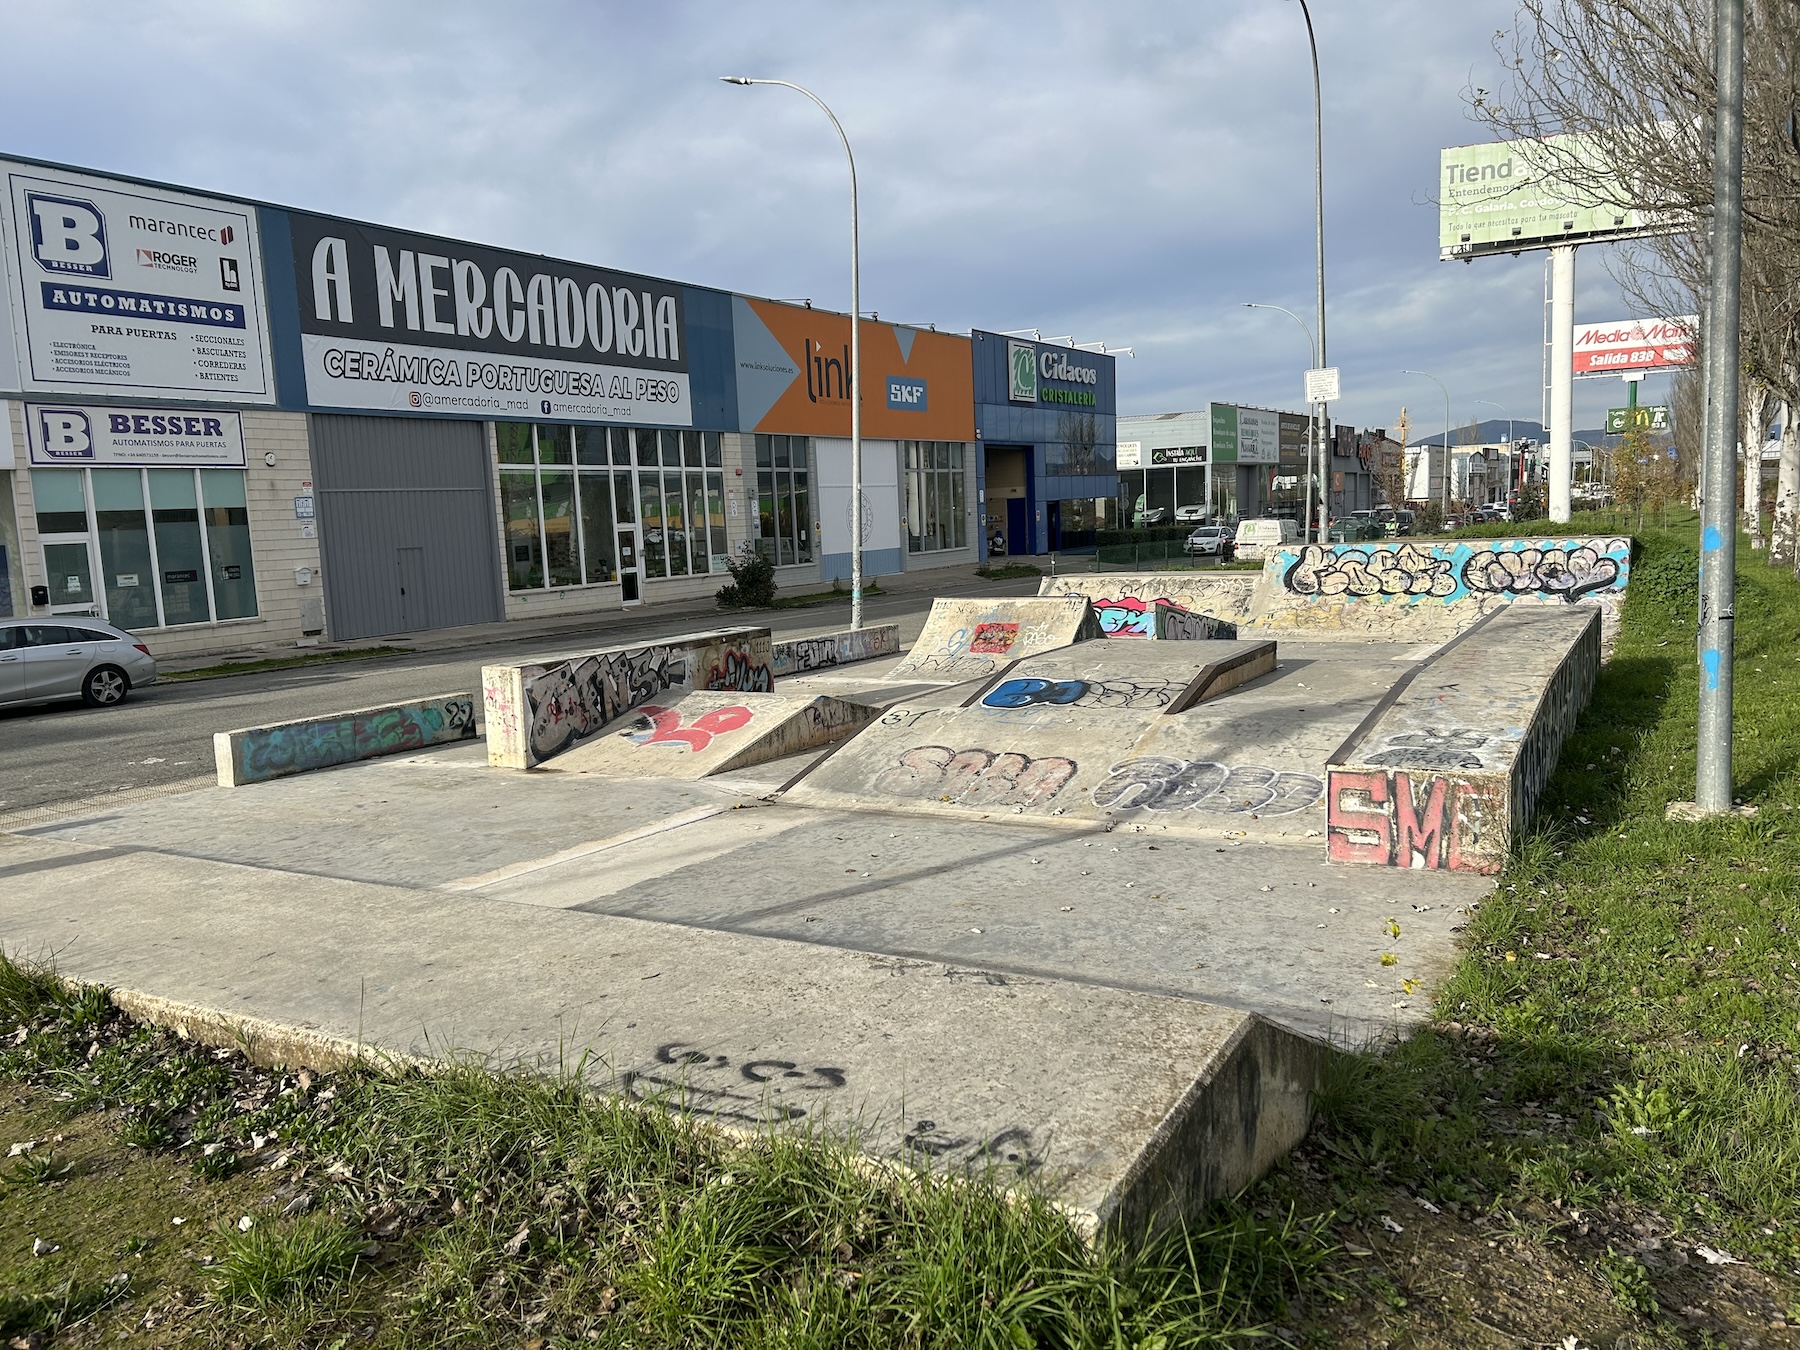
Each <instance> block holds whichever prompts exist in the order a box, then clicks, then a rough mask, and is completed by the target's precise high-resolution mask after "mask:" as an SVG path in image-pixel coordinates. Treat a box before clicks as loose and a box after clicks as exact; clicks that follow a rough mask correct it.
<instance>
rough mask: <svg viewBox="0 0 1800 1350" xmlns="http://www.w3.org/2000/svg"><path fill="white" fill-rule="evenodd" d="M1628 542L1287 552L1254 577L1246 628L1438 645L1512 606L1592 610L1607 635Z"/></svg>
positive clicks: (1434, 544) (1479, 542) (1466, 543)
mask: <svg viewBox="0 0 1800 1350" xmlns="http://www.w3.org/2000/svg"><path fill="white" fill-rule="evenodd" d="M1630 571H1631V541H1630V540H1629V539H1627V538H1623V537H1616V536H1608V537H1600V538H1558V539H1475V540H1425V541H1420V542H1418V543H1413V542H1412V541H1410V540H1398V541H1394V542H1390V543H1370V544H1332V545H1319V544H1307V545H1292V544H1290V545H1287V546H1285V547H1282V548H1279V549H1276V550H1274V551H1273V552H1272V553H1271V554H1270V557H1269V560H1268V562H1267V563H1266V564H1265V565H1264V567H1263V570H1262V574H1261V576H1260V577H1258V579H1257V583H1256V591H1255V594H1254V596H1253V597H1252V600H1251V615H1250V619H1249V624H1248V625H1247V628H1248V629H1249V630H1261V631H1263V632H1268V633H1272V634H1273V633H1305V634H1306V635H1307V636H1309V637H1320V638H1355V639H1360V640H1363V641H1374V642H1434V641H1435V642H1442V641H1446V640H1448V639H1450V638H1452V637H1454V636H1456V635H1457V634H1458V633H1461V632H1464V631H1466V630H1467V629H1468V628H1470V627H1471V626H1473V625H1474V624H1475V623H1476V622H1477V621H1478V620H1479V619H1481V618H1482V617H1483V616H1484V615H1486V614H1491V613H1493V612H1495V611H1496V610H1499V609H1504V608H1506V607H1508V606H1511V605H1515V604H1521V603H1524V604H1539V605H1542V604H1548V605H1553V606H1567V605H1573V604H1584V605H1589V606H1595V607H1598V608H1599V609H1600V610H1601V616H1602V622H1603V624H1604V625H1605V626H1606V628H1607V629H1608V630H1609V631H1611V630H1613V629H1615V628H1616V626H1617V616H1618V606H1619V602H1620V600H1621V599H1622V598H1623V596H1624V592H1625V586H1626V582H1627V581H1628V579H1629V576H1630Z"/></svg>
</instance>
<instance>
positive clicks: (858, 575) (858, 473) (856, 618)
mask: <svg viewBox="0 0 1800 1350" xmlns="http://www.w3.org/2000/svg"><path fill="white" fill-rule="evenodd" d="M719 78H720V79H721V80H723V81H724V82H725V83H726V84H741V85H752V84H774V85H780V86H781V87H782V88H783V89H792V90H793V91H794V92H795V93H797V94H804V95H805V96H806V97H807V98H809V99H811V100H812V101H813V102H814V103H815V104H816V105H818V108H819V111H821V112H822V113H824V114H825V116H827V117H828V118H830V119H831V125H832V127H833V129H834V130H836V132H837V134H838V139H839V140H840V141H842V142H843V143H844V159H845V160H846V161H847V162H848V163H849V165H850V626H851V627H852V628H861V627H862V626H863V585H862V582H863V492H862V257H861V245H860V241H859V234H860V230H859V224H858V219H857V208H856V156H855V155H853V154H852V153H851V152H850V138H849V137H848V136H846V135H845V134H844V126H843V123H841V122H839V121H838V119H837V114H836V113H834V112H832V111H831V109H830V107H828V106H827V105H826V103H825V100H824V99H822V98H820V97H819V96H818V95H817V94H815V93H813V91H812V90H810V89H808V88H806V87H805V86H804V85H798V84H794V83H793V82H792V81H790V80H759V79H751V78H750V77H749V76H746V75H721V76H720V77H719ZM821 542H822V541H821Z"/></svg>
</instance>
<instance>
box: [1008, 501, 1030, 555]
mask: <svg viewBox="0 0 1800 1350" xmlns="http://www.w3.org/2000/svg"><path fill="white" fill-rule="evenodd" d="M1006 551H1007V553H1008V554H1009V555H1010V556H1012V557H1018V556H1020V555H1022V554H1026V553H1030V552H1031V507H1030V505H1029V504H1028V503H1027V502H1026V500H1025V499H1024V498H1023V497H1008V498H1007V499H1006Z"/></svg>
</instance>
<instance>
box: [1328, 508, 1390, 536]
mask: <svg viewBox="0 0 1800 1350" xmlns="http://www.w3.org/2000/svg"><path fill="white" fill-rule="evenodd" d="M1381 534H1382V530H1381V526H1380V525H1378V524H1376V523H1375V519H1374V517H1373V516H1371V515H1369V514H1368V513H1367V512H1360V511H1359V512H1357V513H1356V514H1355V515H1349V516H1340V517H1339V518H1338V519H1336V520H1334V521H1332V522H1331V528H1330V529H1329V530H1327V531H1326V538H1327V539H1329V540H1330V541H1331V542H1332V543H1334V544H1358V543H1361V542H1363V541H1364V540H1365V539H1379V538H1381Z"/></svg>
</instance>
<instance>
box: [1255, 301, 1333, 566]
mask: <svg viewBox="0 0 1800 1350" xmlns="http://www.w3.org/2000/svg"><path fill="white" fill-rule="evenodd" d="M1244 308H1245V309H1272V310H1274V311H1275V312H1276V313H1277V314H1285V315H1287V316H1288V318H1290V319H1292V320H1293V321H1294V322H1295V323H1297V324H1299V325H1300V331H1301V332H1302V333H1305V334H1306V350H1307V354H1308V357H1309V359H1311V360H1313V361H1314V362H1315V363H1316V364H1318V365H1321V366H1322V365H1324V364H1325V358H1324V357H1323V356H1321V355H1320V354H1319V349H1318V347H1317V346H1316V345H1315V344H1314V343H1313V335H1312V329H1310V328H1308V327H1307V326H1306V320H1304V319H1302V318H1301V317H1300V316H1299V315H1298V314H1296V313H1294V311H1293V310H1291V309H1283V308H1282V307H1281V306H1280V305H1259V304H1257V303H1256V302H1255V301H1254V300H1246V301H1245V302H1244ZM1320 414H1321V408H1320V405H1319V404H1317V403H1315V404H1313V410H1312V438H1311V439H1312V442H1313V444H1312V445H1309V446H1308V447H1307V452H1306V537H1307V540H1308V541H1309V542H1310V541H1311V540H1312V537H1313V509H1312V502H1313V493H1312V473H1313V462H1312V452H1313V448H1314V447H1315V446H1316V445H1317V444H1318V440H1319V435H1320V427H1319V418H1320ZM1278 453H1279V452H1278ZM1322 491H1323V489H1321V492H1322ZM1323 505H1324V504H1323V503H1322V502H1321V503H1320V506H1321V508H1323ZM1323 514H1324V511H1323V509H1321V510H1320V515H1323Z"/></svg>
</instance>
